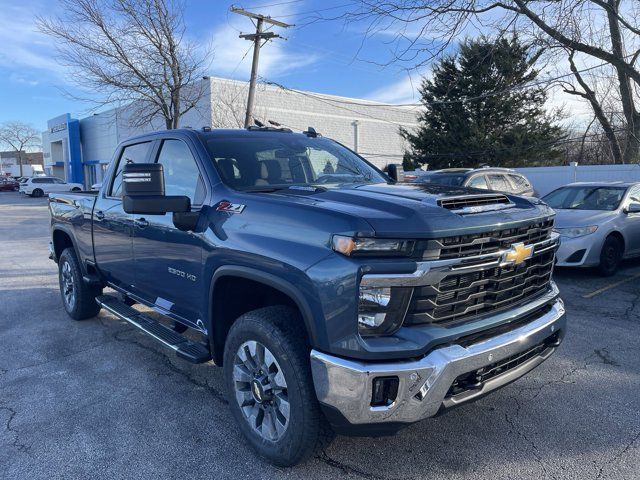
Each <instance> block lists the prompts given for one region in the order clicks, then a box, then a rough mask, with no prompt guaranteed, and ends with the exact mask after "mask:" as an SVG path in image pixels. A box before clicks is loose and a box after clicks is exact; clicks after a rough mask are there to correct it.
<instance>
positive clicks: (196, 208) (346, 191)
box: [49, 127, 566, 465]
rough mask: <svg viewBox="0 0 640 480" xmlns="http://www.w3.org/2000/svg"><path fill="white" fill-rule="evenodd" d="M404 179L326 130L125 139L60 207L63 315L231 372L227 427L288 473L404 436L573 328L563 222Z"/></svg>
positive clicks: (57, 254)
mask: <svg viewBox="0 0 640 480" xmlns="http://www.w3.org/2000/svg"><path fill="white" fill-rule="evenodd" d="M274 130H275V131H274ZM327 162H329V163H330V164H331V169H328V168H327V167H326V163H327ZM394 172H395V173H394ZM398 172H399V169H398V168H393V169H389V173H390V177H389V176H386V175H384V174H383V173H382V172H380V171H379V170H378V169H377V168H375V167H374V166H373V165H371V164H369V163H367V162H366V161H365V160H363V159H362V158H361V157H360V156H358V155H357V154H355V153H354V152H352V151H351V150H349V149H348V148H346V147H344V146H342V145H340V144H339V143H336V142H334V141H332V140H330V139H328V138H326V137H321V136H318V135H317V134H316V133H315V131H313V130H312V129H309V131H307V132H305V134H300V133H292V132H291V131H290V130H285V129H278V130H276V129H273V128H255V127H254V128H250V129H247V130H215V129H214V130H212V129H206V130H205V129H203V130H202V131H196V130H192V129H176V130H171V131H166V132H156V133H150V134H146V135H142V136H139V137H136V138H133V139H130V140H127V141H125V142H124V143H122V144H121V145H120V146H119V147H118V149H117V151H116V152H115V156H114V160H113V162H112V163H111V165H110V166H109V168H108V170H107V172H106V174H105V178H104V181H103V182H102V187H101V189H100V191H99V192H95V191H93V192H82V193H52V194H51V195H50V197H49V209H50V212H51V242H50V255H51V258H52V259H54V260H55V261H56V262H57V263H58V272H59V282H60V293H61V301H62V305H63V306H64V308H65V310H66V311H67V313H68V315H69V316H70V317H71V318H73V319H76V320H82V319H86V318H90V317H93V316H95V315H96V314H97V313H98V312H99V310H100V309H101V308H104V309H105V310H107V311H109V312H110V313H112V314H113V315H115V316H116V317H118V318H120V319H122V320H124V321H127V322H129V323H131V324H133V325H135V326H136V327H137V328H138V329H140V330H141V332H144V333H147V334H149V335H150V337H151V338H153V339H155V340H158V341H160V342H161V343H162V344H164V345H165V346H167V347H169V348H171V349H172V350H174V351H175V352H176V354H177V355H178V356H179V357H180V358H182V359H184V360H187V361H190V362H193V363H204V362H209V361H213V362H214V363H215V364H216V365H222V368H223V372H222V378H223V380H224V385H225V390H226V396H227V399H228V402H229V412H230V413H231V415H232V416H233V417H234V418H235V420H236V421H237V423H238V427H239V430H240V431H241V432H242V434H243V435H244V436H245V438H246V440H247V442H248V443H249V444H250V445H251V446H252V447H253V448H254V449H255V450H256V451H257V452H258V453H259V454H260V455H262V456H264V457H266V458H267V459H269V460H270V461H271V462H273V463H275V464H277V465H292V464H295V463H297V462H300V461H302V460H304V459H305V458H308V457H309V456H310V455H311V454H312V453H313V452H314V451H315V450H316V449H317V448H319V447H320V446H322V445H326V444H327V443H328V441H329V440H330V439H331V434H332V430H334V431H337V432H340V433H343V434H352V435H369V436H374V435H383V434H390V433H393V432H395V431H397V430H398V429H399V428H401V427H403V426H406V425H409V424H411V423H414V422H417V421H419V420H422V419H424V418H428V417H433V416H434V415H437V414H440V413H442V412H444V411H446V410H449V409H452V408H453V407H456V406H458V405H462V404H464V403H466V402H469V401H473V400H475V399H478V398H481V397H483V396H484V395H486V394H488V393H489V392H491V391H493V390H496V389H498V388H500V387H502V386H503V385H507V384H509V383H511V382H512V381H514V380H516V379H517V378H519V377H521V376H522V375H524V374H525V373H527V372H529V371H531V370H533V369H534V368H535V367H536V366H538V365H540V364H541V363H542V362H543V361H544V360H546V359H547V358H549V356H550V355H551V354H552V353H553V352H555V351H556V349H557V348H558V346H559V345H560V343H561V341H562V339H563V336H564V332H565V325H566V320H565V310H564V306H563V303H562V300H561V299H560V297H559V292H558V288H557V286H556V285H555V283H554V282H553V280H552V270H553V261H554V257H555V251H556V248H557V247H558V235H557V234H556V233H553V231H552V228H553V216H554V213H553V210H551V209H550V208H549V207H548V206H547V205H545V204H544V203H543V202H541V201H539V200H534V201H532V200H529V199H524V198H521V197H517V196H510V195H505V194H501V193H482V192H480V193H478V192H469V191H468V190H466V189H461V188H458V187H442V186H430V185H411V184H406V183H399V182H397V180H398V178H399V177H400V175H399V174H398ZM106 287H111V288H113V289H115V290H116V291H117V292H118V295H113V294H107V292H103V289H104V288H106ZM134 303H139V304H141V305H143V306H146V307H150V308H152V309H153V310H154V311H155V312H157V313H159V314H161V315H160V316H159V317H158V316H154V317H152V316H150V315H147V314H146V313H143V312H141V311H140V310H138V309H134V308H132V306H131V305H132V304H134ZM171 325H173V327H171ZM188 329H190V331H189V333H190V334H189V335H183V334H182V333H183V332H185V331H186V330H188ZM95 361H108V360H105V359H98V358H96V360H95ZM549 368H557V365H554V366H551V367H549ZM123 408H127V406H126V405H123ZM548 408H553V406H552V405H549V406H548ZM458 434H459V435H464V434H465V433H464V431H460V432H458ZM455 443H456V441H455V439H453V440H451V442H450V444H451V447H450V448H451V450H452V451H451V454H452V455H454V454H455V450H456V447H455ZM380 448H384V443H381V444H380ZM370 454H371V455H376V454H377V453H376V452H375V451H374V450H372V451H371V452H370ZM397 460H398V461H402V459H397Z"/></svg>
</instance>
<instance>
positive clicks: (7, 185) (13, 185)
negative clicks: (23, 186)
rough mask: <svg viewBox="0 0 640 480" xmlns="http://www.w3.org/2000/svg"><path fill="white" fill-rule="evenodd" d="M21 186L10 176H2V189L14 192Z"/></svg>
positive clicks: (0, 179) (0, 184) (0, 183)
mask: <svg viewBox="0 0 640 480" xmlns="http://www.w3.org/2000/svg"><path fill="white" fill-rule="evenodd" d="M19 188H20V184H19V183H18V182H16V181H15V180H13V179H11V178H8V177H0V191H5V192H7V191H9V192H14V191H16V190H18V189H19Z"/></svg>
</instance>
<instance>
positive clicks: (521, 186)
mask: <svg viewBox="0 0 640 480" xmlns="http://www.w3.org/2000/svg"><path fill="white" fill-rule="evenodd" d="M404 179H405V181H406V182H411V183H432V184H438V185H447V186H450V187H470V188H479V189H482V190H493V191H496V192H503V193H512V194H514V195H521V196H524V197H534V196H535V192H534V190H533V187H532V186H531V182H529V180H528V179H527V177H525V176H524V175H522V174H521V173H518V172H516V171H515V170H511V169H509V168H488V167H485V168H476V169H473V168H447V169H444V170H414V171H412V172H405V173H404Z"/></svg>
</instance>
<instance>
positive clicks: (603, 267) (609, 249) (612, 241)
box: [598, 236, 623, 277]
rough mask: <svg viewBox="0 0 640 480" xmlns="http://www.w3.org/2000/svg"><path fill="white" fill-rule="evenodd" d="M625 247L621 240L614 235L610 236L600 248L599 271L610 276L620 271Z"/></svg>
mask: <svg viewBox="0 0 640 480" xmlns="http://www.w3.org/2000/svg"><path fill="white" fill-rule="evenodd" d="M622 254H623V247H622V243H621V242H620V240H619V239H618V238H616V237H614V236H609V237H607V239H606V240H605V241H604V244H603V245H602V250H600V264H599V265H598V273H600V275H602V276H603V277H610V276H611V275H613V274H615V273H616V272H617V271H618V267H619V266H620V261H621V260H622Z"/></svg>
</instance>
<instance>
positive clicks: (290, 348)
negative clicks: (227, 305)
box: [224, 307, 332, 466]
mask: <svg viewBox="0 0 640 480" xmlns="http://www.w3.org/2000/svg"><path fill="white" fill-rule="evenodd" d="M305 338H306V332H305V331H304V329H303V328H302V327H301V325H300V323H299V319H298V318H297V315H296V313H295V312H294V311H292V310H291V309H289V308H286V307H266V308H261V309H259V310H254V311H252V312H248V313H246V314H244V315H242V316H241V317H240V318H238V320H236V322H235V323H234V324H233V326H232V327H231V330H230V332H229V335H228V337H227V341H226V344H225V348H224V381H225V385H226V389H227V395H228V399H229V405H230V408H231V412H232V414H233V416H234V417H235V420H236V421H237V422H238V424H239V426H240V430H241V431H242V433H243V435H244V436H245V438H246V439H247V440H248V441H249V443H250V444H251V446H252V447H253V448H254V449H255V450H256V452H257V453H258V454H259V455H260V456H262V457H265V458H266V459H267V460H269V461H270V462H272V463H273V464H275V465H279V466H291V465H295V464H297V463H299V462H301V461H304V460H305V459H307V458H308V457H309V456H310V455H311V454H313V452H314V451H315V450H317V449H319V448H321V447H322V446H324V445H326V444H328V443H329V442H330V440H331V438H332V432H331V430H330V427H329V426H328V424H327V423H326V420H325V418H324V416H323V415H322V412H321V411H320V406H319V404H318V400H317V399H316V395H315V390H314V387H313V382H312V377H311V366H310V360H309V347H308V346H307V345H306V342H305V341H304V339H305Z"/></svg>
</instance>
